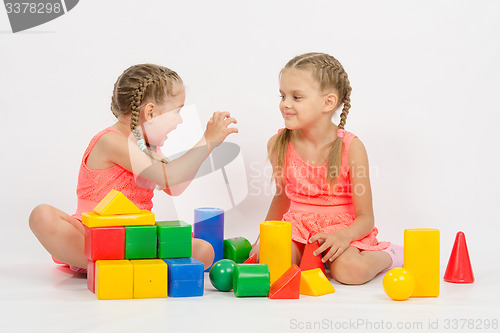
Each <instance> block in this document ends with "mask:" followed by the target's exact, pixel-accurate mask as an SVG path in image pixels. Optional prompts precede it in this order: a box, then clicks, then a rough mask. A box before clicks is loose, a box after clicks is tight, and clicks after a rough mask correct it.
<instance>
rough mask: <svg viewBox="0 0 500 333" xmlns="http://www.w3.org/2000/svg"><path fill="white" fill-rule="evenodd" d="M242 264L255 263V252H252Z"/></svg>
mask: <svg viewBox="0 0 500 333" xmlns="http://www.w3.org/2000/svg"><path fill="white" fill-rule="evenodd" d="M243 263H244V264H256V263H257V253H254V254H252V255H251V256H250V257H249V258H248V259H247V260H245V261H244V262H243Z"/></svg>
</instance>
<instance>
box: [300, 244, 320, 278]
mask: <svg viewBox="0 0 500 333" xmlns="http://www.w3.org/2000/svg"><path fill="white" fill-rule="evenodd" d="M318 248H319V243H318V241H315V242H314V243H309V242H307V243H306V246H305V247H304V253H303V254H302V259H301V260H300V269H301V270H303V271H308V270H311V269H315V268H319V269H321V271H322V272H323V274H325V276H326V271H325V264H324V263H323V262H322V261H321V259H322V255H321V253H320V254H318V255H317V256H315V255H314V254H313V252H314V251H316V250H317V249H318Z"/></svg>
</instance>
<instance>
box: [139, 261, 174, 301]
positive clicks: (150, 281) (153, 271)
mask: <svg viewBox="0 0 500 333" xmlns="http://www.w3.org/2000/svg"><path fill="white" fill-rule="evenodd" d="M130 262H131V263H132V266H134V298H164V297H167V290H168V289H167V288H168V266H167V264H166V263H165V262H164V261H163V260H161V259H150V260H147V259H144V260H131V261H130Z"/></svg>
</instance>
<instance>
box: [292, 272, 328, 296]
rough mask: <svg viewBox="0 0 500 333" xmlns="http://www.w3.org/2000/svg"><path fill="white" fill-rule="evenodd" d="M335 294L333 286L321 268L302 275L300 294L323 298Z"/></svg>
mask: <svg viewBox="0 0 500 333" xmlns="http://www.w3.org/2000/svg"><path fill="white" fill-rule="evenodd" d="M334 292H335V288H333V286H332V284H331V283H330V281H328V279H327V278H326V276H325V274H323V272H322V271H321V269H319V268H315V269H311V270H308V271H302V273H301V274H300V293H301V294H302V295H309V296H321V295H326V294H331V293H334Z"/></svg>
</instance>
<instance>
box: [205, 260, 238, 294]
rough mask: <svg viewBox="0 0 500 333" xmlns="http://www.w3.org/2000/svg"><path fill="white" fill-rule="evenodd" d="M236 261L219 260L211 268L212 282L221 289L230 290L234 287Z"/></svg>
mask: <svg viewBox="0 0 500 333" xmlns="http://www.w3.org/2000/svg"><path fill="white" fill-rule="evenodd" d="M235 269H236V263H235V262H234V261H232V260H230V259H222V260H219V261H217V262H216V263H215V264H214V265H213V266H212V268H211V269H210V273H209V276H210V282H212V285H213V286H214V287H215V288H216V289H217V290H220V291H230V290H232V289H233V275H234V270H235Z"/></svg>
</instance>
